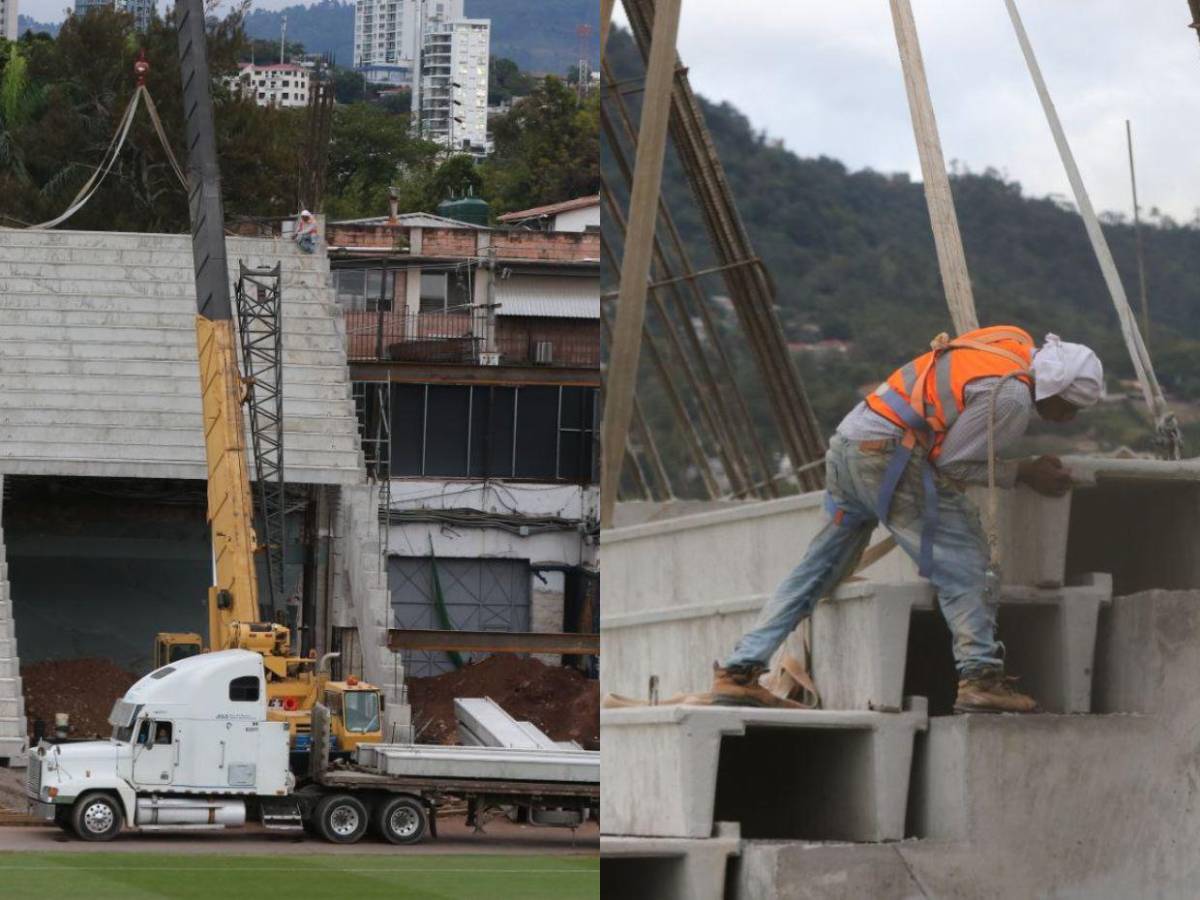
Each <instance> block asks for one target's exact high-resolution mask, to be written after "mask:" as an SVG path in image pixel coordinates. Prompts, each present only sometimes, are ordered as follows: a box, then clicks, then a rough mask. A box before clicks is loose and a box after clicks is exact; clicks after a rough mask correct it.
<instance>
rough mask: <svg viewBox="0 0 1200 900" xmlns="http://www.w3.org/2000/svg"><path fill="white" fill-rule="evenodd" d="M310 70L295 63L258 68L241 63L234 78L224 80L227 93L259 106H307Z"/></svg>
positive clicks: (251, 64)
mask: <svg viewBox="0 0 1200 900" xmlns="http://www.w3.org/2000/svg"><path fill="white" fill-rule="evenodd" d="M311 77H312V73H311V72H310V70H309V69H308V68H307V67H305V66H301V65H297V64H295V63H275V64H273V65H267V66H259V65H255V64H253V63H241V65H240V66H239V71H238V74H237V75H236V76H234V77H232V78H227V79H226V84H227V85H228V86H229V88H230V90H232V91H235V92H238V93H241V94H242V95H243V96H250V97H253V98H254V102H255V103H257V104H258V105H259V106H307V105H308V91H309V83H310V80H311Z"/></svg>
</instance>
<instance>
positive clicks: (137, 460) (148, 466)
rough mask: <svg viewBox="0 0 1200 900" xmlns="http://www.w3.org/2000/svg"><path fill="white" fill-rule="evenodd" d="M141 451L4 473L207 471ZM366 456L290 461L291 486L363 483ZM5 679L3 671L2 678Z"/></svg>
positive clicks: (47, 462)
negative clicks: (331, 462)
mask: <svg viewBox="0 0 1200 900" xmlns="http://www.w3.org/2000/svg"><path fill="white" fill-rule="evenodd" d="M138 454H139V448H124V449H123V450H122V452H120V453H119V454H118V455H116V456H112V457H109V458H104V459H97V458H95V457H86V456H80V457H58V458H55V457H48V456H45V455H41V454H38V455H34V456H6V457H4V458H3V459H4V471H5V472H6V473H7V474H10V475H48V476H67V477H76V476H78V477H86V478H183V479H188V480H198V481H202V480H203V479H204V478H205V477H206V475H207V472H206V469H205V466H204V461H203V459H202V458H197V459H196V460H194V461H184V462H180V461H178V460H162V459H143V458H141V457H140V456H139V455H138ZM362 466H363V462H362V455H361V454H358V455H356V456H355V457H353V458H351V457H350V456H349V455H348V454H347V455H346V458H345V459H344V460H342V461H341V463H340V464H339V465H337V466H314V465H308V464H307V463H306V462H305V461H299V462H297V461H296V460H295V458H294V456H293V457H289V461H288V463H287V481H288V483H289V484H335V485H341V486H343V487H347V486H351V485H355V484H358V483H359V482H361V481H362V477H363V476H362ZM2 675H3V671H2V668H0V676H2Z"/></svg>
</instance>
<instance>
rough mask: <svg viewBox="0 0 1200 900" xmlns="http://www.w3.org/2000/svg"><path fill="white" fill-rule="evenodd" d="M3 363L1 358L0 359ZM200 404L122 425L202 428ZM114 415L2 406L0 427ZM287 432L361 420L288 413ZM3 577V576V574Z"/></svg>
mask: <svg viewBox="0 0 1200 900" xmlns="http://www.w3.org/2000/svg"><path fill="white" fill-rule="evenodd" d="M0 362H2V360H0ZM199 416H200V412H199V407H197V408H196V409H195V411H188V410H185V411H181V412H166V411H156V412H134V411H129V412H126V413H124V414H123V415H122V416H121V422H122V426H123V427H125V428H129V429H133V430H136V429H146V428H150V429H158V428H166V429H169V428H192V427H197V428H198V427H199V426H198V425H197V423H198V422H199V421H200V418H199ZM112 421H113V416H112V414H111V413H110V412H108V411H106V410H102V409H95V408H88V409H48V410H47V409H32V408H27V409H0V426H7V427H13V428H18V427H22V426H29V427H38V428H46V427H47V426H48V425H53V426H55V427H59V426H61V425H62V424H64V423H70V424H71V425H74V426H97V427H104V426H108V425H111V424H112ZM284 433H285V434H289V435H290V434H322V435H342V434H349V435H356V434H357V433H358V420H357V419H355V418H354V417H353V416H289V417H288V418H287V421H286V422H285V429H284ZM0 577H3V576H0Z"/></svg>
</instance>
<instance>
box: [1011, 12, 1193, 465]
mask: <svg viewBox="0 0 1200 900" xmlns="http://www.w3.org/2000/svg"><path fill="white" fill-rule="evenodd" d="M1004 5H1005V6H1006V7H1007V8H1008V15H1009V18H1010V19H1012V23H1013V30H1014V31H1015V32H1016V34H1017V42H1018V43H1019V44H1020V45H1021V52H1022V53H1023V54H1024V55H1025V62H1026V64H1027V65H1028V66H1029V74H1030V76H1031V77H1032V78H1033V84H1034V87H1035V88H1037V94H1038V99H1039V100H1041V102H1042V109H1043V110H1044V111H1045V113H1046V121H1047V122H1048V123H1049V125H1050V131H1051V133H1052V134H1053V135H1054V143H1055V144H1056V145H1057V146H1058V153H1059V156H1061V157H1062V162H1063V168H1065V169H1066V170H1067V179H1068V180H1069V181H1070V182H1071V189H1072V190H1073V191H1074V192H1075V203H1076V205H1077V206H1078V207H1079V214H1080V215H1081V216H1082V217H1083V224H1084V227H1085V228H1086V229H1087V234H1088V238H1089V239H1090V240H1091V242H1092V250H1093V251H1094V252H1095V254H1096V261H1097V262H1098V263H1099V264H1100V271H1101V273H1102V274H1103V275H1104V283H1105V284H1106V285H1107V286H1108V292H1109V294H1110V295H1111V296H1112V302H1113V306H1115V307H1116V309H1117V319H1118V321H1119V322H1120V323H1121V335H1122V337H1124V339H1125V347H1126V348H1127V349H1128V350H1129V358H1130V359H1131V360H1132V361H1133V369H1134V372H1135V374H1136V375H1137V380H1138V384H1139V385H1140V386H1141V388H1142V396H1143V397H1145V400H1146V406H1147V407H1149V409H1150V414H1151V416H1153V417H1154V425H1155V429H1156V431H1157V435H1156V438H1155V442H1156V443H1157V444H1158V450H1159V453H1160V455H1162V456H1163V457H1165V458H1166V459H1179V458H1180V457H1181V455H1182V452H1183V441H1182V438H1181V436H1180V433H1179V423H1178V422H1177V421H1176V419H1175V414H1174V413H1172V412H1171V410H1170V409H1168V408H1167V401H1166V398H1165V397H1164V396H1163V392H1162V388H1160V387H1159V384H1158V378H1157V377H1156V376H1155V374H1154V366H1153V364H1152V363H1151V362H1150V353H1149V351H1147V350H1146V344H1145V343H1144V342H1143V340H1142V334H1141V331H1140V330H1139V329H1138V325H1137V319H1136V318H1135V317H1134V314H1133V310H1132V309H1131V308H1130V306H1129V300H1128V299H1127V298H1126V296H1125V286H1124V285H1123V284H1121V277H1120V275H1118V274H1117V265H1116V263H1115V262H1114V261H1113V257H1112V251H1110V250H1109V248H1108V242H1107V241H1106V240H1105V238H1104V232H1103V231H1101V230H1100V221H1099V219H1097V218H1096V211H1095V209H1093V208H1092V201H1091V199H1090V198H1089V197H1088V193H1087V189H1086V188H1084V186H1083V178H1082V177H1081V176H1080V174H1079V167H1078V166H1077V165H1076V163H1075V156H1074V155H1073V154H1072V153H1071V147H1070V145H1069V144H1068V143H1067V136H1066V133H1065V132H1064V131H1063V127H1062V122H1060V121H1059V118H1058V112H1057V111H1056V110H1055V108H1054V102H1053V101H1052V100H1051V99H1050V92H1049V90H1048V89H1047V88H1046V82H1045V80H1044V79H1043V78H1042V70H1041V68H1040V67H1039V66H1038V63H1037V59H1036V58H1035V57H1034V55H1033V47H1032V46H1031V45H1030V43H1029V36H1028V35H1027V34H1026V33H1025V26H1024V25H1022V24H1021V16H1020V13H1018V12H1017V5H1016V3H1015V2H1014V0H1004Z"/></svg>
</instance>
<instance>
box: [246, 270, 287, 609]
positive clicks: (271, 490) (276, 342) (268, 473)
mask: <svg viewBox="0 0 1200 900" xmlns="http://www.w3.org/2000/svg"><path fill="white" fill-rule="evenodd" d="M281 273H282V267H281V266H280V264H279V263H276V264H275V265H274V266H272V267H270V268H251V267H249V266H247V265H246V264H245V263H244V262H239V263H238V280H237V289H236V291H235V294H234V296H235V299H236V305H237V317H238V331H239V335H240V337H241V347H242V378H243V383H244V384H245V386H246V395H245V396H246V408H247V410H248V411H249V418H250V450H251V454H252V457H253V459H254V478H255V483H254V495H255V502H256V507H257V509H256V512H257V516H258V523H259V530H258V534H259V538H260V541H261V544H262V546H263V547H265V553H264V554H263V557H262V558H263V559H264V561H265V565H266V575H267V578H266V579H265V583H266V586H267V592H268V597H267V605H268V606H269V607H270V609H271V610H272V611H273V612H274V611H279V610H282V609H284V608H285V606H284V604H285V602H286V599H287V598H286V596H285V591H286V587H287V585H286V583H285V580H284V579H285V571H286V568H285V567H286V564H287V551H286V547H287V491H286V487H285V484H284V477H283V323H282V318H281V315H280V301H281V298H282V287H281Z"/></svg>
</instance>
